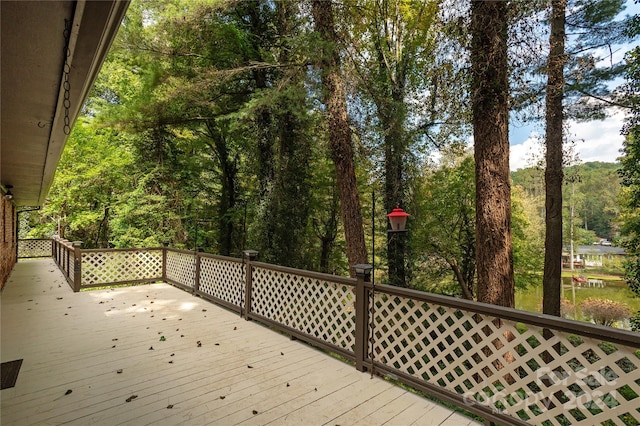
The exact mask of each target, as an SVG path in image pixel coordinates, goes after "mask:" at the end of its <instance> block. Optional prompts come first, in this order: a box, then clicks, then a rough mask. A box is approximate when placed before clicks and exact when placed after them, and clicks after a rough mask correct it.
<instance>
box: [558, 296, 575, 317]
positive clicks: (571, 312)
mask: <svg viewBox="0 0 640 426" xmlns="http://www.w3.org/2000/svg"><path fill="white" fill-rule="evenodd" d="M560 315H562V318H574V317H575V315H576V305H574V304H573V303H571V302H570V301H569V300H568V299H561V300H560Z"/></svg>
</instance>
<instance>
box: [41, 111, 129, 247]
mask: <svg viewBox="0 0 640 426" xmlns="http://www.w3.org/2000/svg"><path fill="white" fill-rule="evenodd" d="M132 164H133V156H132V154H131V151H130V150H129V149H128V146H127V136H126V135H122V134H120V133H118V132H116V131H114V130H113V129H101V128H96V126H95V125H94V123H93V121H92V120H91V119H85V120H79V121H78V122H77V123H76V125H75V127H74V130H73V133H72V134H71V136H70V138H69V140H68V141H67V146H66V148H65V151H64V154H63V157H62V159H61V160H60V162H59V164H58V169H57V171H56V176H55V179H54V183H53V186H52V188H51V190H50V192H49V196H48V199H47V202H46V203H45V205H44V207H43V209H42V210H41V211H40V214H41V215H42V216H43V218H44V220H42V222H41V223H40V224H39V225H37V226H35V227H34V228H32V230H31V232H30V234H29V237H42V236H51V235H52V234H53V233H56V232H57V231H58V229H57V227H58V224H59V229H60V235H61V236H62V237H64V238H67V239H69V240H72V241H73V240H80V241H83V242H84V246H85V247H108V246H109V244H110V238H109V237H110V216H111V215H112V211H113V207H114V205H115V203H116V201H117V198H118V196H119V195H120V194H121V193H123V192H124V191H125V190H126V188H127V186H128V184H129V183H130V181H129V180H128V179H127V177H128V174H127V170H128V169H129V168H130V167H131V165H132Z"/></svg>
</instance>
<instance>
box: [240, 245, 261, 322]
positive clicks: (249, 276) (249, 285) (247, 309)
mask: <svg viewBox="0 0 640 426" xmlns="http://www.w3.org/2000/svg"><path fill="white" fill-rule="evenodd" d="M242 254H243V256H244V259H245V260H246V265H247V269H246V279H245V289H244V319H246V320H247V321H249V314H250V313H251V293H252V291H253V267H252V266H251V262H253V261H254V260H256V259H257V258H258V252H257V251H256V250H245V251H243V252H242Z"/></svg>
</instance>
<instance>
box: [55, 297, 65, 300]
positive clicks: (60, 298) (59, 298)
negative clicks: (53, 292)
mask: <svg viewBox="0 0 640 426" xmlns="http://www.w3.org/2000/svg"><path fill="white" fill-rule="evenodd" d="M56 299H58V300H62V299H64V297H56Z"/></svg>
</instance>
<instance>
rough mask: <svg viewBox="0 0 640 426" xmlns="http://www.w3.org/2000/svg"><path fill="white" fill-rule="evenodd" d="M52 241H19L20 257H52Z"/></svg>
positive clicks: (47, 239)
mask: <svg viewBox="0 0 640 426" xmlns="http://www.w3.org/2000/svg"><path fill="white" fill-rule="evenodd" d="M50 256H51V239H49V238H46V239H23V240H18V257H19V258H29V257H50Z"/></svg>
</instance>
